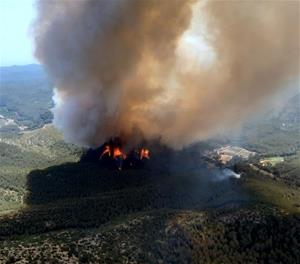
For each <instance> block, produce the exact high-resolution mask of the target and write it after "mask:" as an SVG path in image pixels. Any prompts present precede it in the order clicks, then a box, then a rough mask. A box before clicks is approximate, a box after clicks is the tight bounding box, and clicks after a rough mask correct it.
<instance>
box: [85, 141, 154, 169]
mask: <svg viewBox="0 0 300 264" xmlns="http://www.w3.org/2000/svg"><path fill="white" fill-rule="evenodd" d="M149 159H150V151H149V150H148V149H147V148H144V147H141V148H133V149H131V150H130V151H128V152H126V154H125V152H124V151H123V150H122V142H121V140H120V139H119V138H113V139H111V140H110V141H109V142H107V143H104V144H103V145H102V146H100V147H99V148H96V149H90V150H88V151H87V153H86V154H85V155H84V156H83V157H82V158H81V161H82V162H99V163H100V164H101V165H102V166H104V167H107V168H110V169H117V170H123V169H138V168H143V167H144V166H145V164H146V163H147V160H149Z"/></svg>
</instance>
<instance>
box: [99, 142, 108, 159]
mask: <svg viewBox="0 0 300 264" xmlns="http://www.w3.org/2000/svg"><path fill="white" fill-rule="evenodd" d="M104 155H108V156H109V157H110V147H109V145H106V146H105V148H104V150H103V152H102V154H101V156H100V158H99V159H101V158H102V157H103V156H104Z"/></svg>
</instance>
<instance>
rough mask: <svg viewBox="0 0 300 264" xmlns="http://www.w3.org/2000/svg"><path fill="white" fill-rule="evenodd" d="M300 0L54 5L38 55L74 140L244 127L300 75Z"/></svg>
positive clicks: (43, 24)
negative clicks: (274, 95)
mask: <svg viewBox="0 0 300 264" xmlns="http://www.w3.org/2000/svg"><path fill="white" fill-rule="evenodd" d="M299 5H300V3H299V2H298V1H255V0H253V1H200V2H198V1H191V0H173V1H159V0H116V1H109V0H86V1H68V0H65V1H64V0H48V1H39V2H38V3H37V8H38V17H37V20H36V22H35V24H34V37H35V41H36V50H35V53H36V56H37V58H38V59H39V60H40V62H41V63H42V64H43V65H44V67H45V68H46V70H47V72H48V73H49V75H50V76H51V77H52V79H53V81H54V83H55V86H56V90H55V97H56V98H57V100H56V101H57V102H56V103H57V104H56V107H55V109H54V123H55V124H56V125H57V126H58V127H59V128H61V129H62V130H63V132H64V135H65V137H66V139H67V140H69V141H72V142H75V143H77V144H83V145H89V146H96V145H98V144H100V143H102V142H103V141H105V140H107V139H108V138H110V137H112V136H116V135H119V136H121V137H123V138H126V139H127V140H129V141H130V139H131V138H135V139H136V138H137V137H143V138H144V139H152V138H161V140H162V142H164V143H166V144H168V145H169V146H172V147H175V148H176V147H181V146H183V145H186V144H189V143H192V142H194V141H196V140H201V139H205V138H208V137H211V136H213V135H215V134H216V133H218V132H219V131H224V130H226V129H228V128H231V127H232V126H234V125H236V124H238V123H239V122H240V121H242V120H243V119H245V118H246V117H247V116H249V115H250V114H251V113H252V112H253V111H254V110H256V109H257V108H259V107H261V106H262V105H263V104H264V102H265V100H266V99H267V98H268V97H270V96H272V95H273V94H274V93H275V92H277V91H278V90H280V89H285V87H286V85H287V84H288V83H289V82H291V81H295V78H298V76H299V72H300V71H299V42H300V40H299V34H300V33H299V25H300V23H299V22H300V21H299V17H300V15H299V7H300V6H299Z"/></svg>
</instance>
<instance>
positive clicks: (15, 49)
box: [0, 0, 37, 66]
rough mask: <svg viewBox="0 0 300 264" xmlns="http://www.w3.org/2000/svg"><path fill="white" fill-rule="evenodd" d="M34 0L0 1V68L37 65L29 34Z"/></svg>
mask: <svg viewBox="0 0 300 264" xmlns="http://www.w3.org/2000/svg"><path fill="white" fill-rule="evenodd" d="M34 3H35V0H0V66H11V65H25V64H31V63H37V61H36V60H35V58H34V56H33V41H32V39H31V37H30V34H29V31H30V30H29V29H30V25H31V23H32V21H33V19H34V17H35V7H34Z"/></svg>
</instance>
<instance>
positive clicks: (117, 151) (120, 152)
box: [113, 147, 126, 159]
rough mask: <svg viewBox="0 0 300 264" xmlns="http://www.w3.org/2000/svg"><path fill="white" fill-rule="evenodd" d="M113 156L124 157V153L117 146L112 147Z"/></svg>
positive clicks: (115, 157)
mask: <svg viewBox="0 0 300 264" xmlns="http://www.w3.org/2000/svg"><path fill="white" fill-rule="evenodd" d="M113 158H114V159H117V158H122V159H126V155H125V154H124V153H123V152H122V151H121V149H120V148H119V147H114V154H113Z"/></svg>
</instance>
